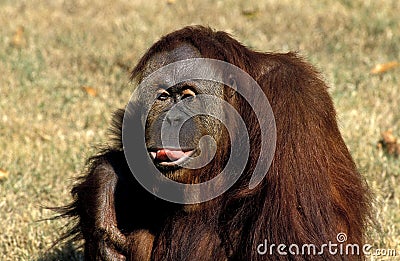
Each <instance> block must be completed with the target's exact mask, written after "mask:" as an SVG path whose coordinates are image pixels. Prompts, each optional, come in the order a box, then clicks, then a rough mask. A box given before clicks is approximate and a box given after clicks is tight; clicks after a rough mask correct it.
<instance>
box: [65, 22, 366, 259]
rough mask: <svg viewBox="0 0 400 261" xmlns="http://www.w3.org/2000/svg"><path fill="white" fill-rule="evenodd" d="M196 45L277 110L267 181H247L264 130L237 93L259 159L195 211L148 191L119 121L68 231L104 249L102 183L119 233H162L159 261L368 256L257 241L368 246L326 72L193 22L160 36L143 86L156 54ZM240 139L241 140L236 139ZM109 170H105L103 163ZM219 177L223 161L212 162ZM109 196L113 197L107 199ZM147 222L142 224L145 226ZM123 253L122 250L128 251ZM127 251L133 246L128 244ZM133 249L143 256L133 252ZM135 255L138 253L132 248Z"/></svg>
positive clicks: (354, 174)
mask: <svg viewBox="0 0 400 261" xmlns="http://www.w3.org/2000/svg"><path fill="white" fill-rule="evenodd" d="M182 43H185V44H190V45H192V46H194V47H195V48H197V49H198V50H199V52H200V53H201V55H202V56H203V57H205V58H213V59H218V60H222V61H226V62H228V63H231V64H234V65H236V66H238V67H239V68H241V69H242V70H244V71H245V72H247V73H248V74H250V76H252V77H253V78H254V79H255V80H256V81H257V83H258V84H259V85H260V86H261V88H262V90H263V91H264V93H265V94H266V96H267V98H268V100H269V102H270V104H271V107H272V109H273V112H274V115H275V121H276V127H277V144H276V152H275V155H274V159H273V162H272V165H271V167H270V168H269V169H268V170H267V169H266V170H265V171H267V175H266V177H265V178H264V180H263V181H262V183H261V184H260V185H258V186H257V187H256V188H255V189H253V190H249V189H248V182H249V180H250V176H251V174H252V173H253V169H254V167H255V164H256V162H257V159H258V156H259V155H258V154H259V152H260V146H259V144H260V129H259V126H258V125H257V124H258V123H257V120H256V118H255V115H254V113H251V110H249V107H248V105H247V103H246V102H245V101H244V100H243V99H241V98H240V97H238V98H237V100H236V103H235V104H234V106H235V107H236V109H237V110H238V111H239V113H240V114H241V115H242V117H243V118H244V119H245V122H246V124H247V126H248V128H249V132H250V136H251V137H252V138H251V144H250V145H251V149H250V151H251V155H250V159H249V161H248V164H247V166H246V168H245V171H244V173H243V174H242V176H241V178H240V180H239V181H238V182H237V183H236V184H235V185H234V187H232V188H231V189H230V190H229V191H228V192H226V193H225V194H223V195H222V196H220V197H218V198H217V199H215V200H212V201H210V202H207V203H204V204H202V205H200V207H199V208H200V209H197V210H196V211H189V212H187V211H184V210H183V209H182V208H181V207H180V206H177V205H173V204H170V203H166V202H163V201H162V200H159V199H155V198H153V197H151V196H149V195H147V194H146V193H147V192H146V191H144V190H143V189H142V188H141V187H140V185H139V184H138V183H137V182H136V181H135V180H134V179H133V176H132V175H131V174H130V171H129V168H128V166H127V163H126V160H125V158H124V155H123V151H122V145H121V133H120V130H121V119H122V115H123V111H119V112H117V114H116V118H115V120H114V124H113V133H114V134H113V138H114V139H116V142H115V146H111V147H109V148H107V149H106V150H104V151H102V152H101V153H100V154H99V155H98V156H95V157H93V158H91V159H90V160H89V162H88V165H89V168H88V172H87V173H88V174H86V175H85V176H84V177H83V178H82V179H80V182H79V184H77V185H76V186H75V187H74V188H73V190H72V195H73V197H74V202H73V203H72V204H71V205H69V206H67V207H66V208H64V212H63V213H64V215H65V216H69V217H72V218H75V219H78V222H77V225H76V227H75V228H74V229H72V230H71V231H70V234H68V235H67V237H72V238H73V239H77V238H82V236H83V238H84V239H85V248H86V249H85V253H86V257H87V258H88V259H92V258H93V257H94V256H95V255H96V253H97V252H98V251H101V249H99V248H101V247H99V246H98V245H99V244H98V241H99V239H98V238H99V237H95V236H94V235H95V234H96V222H97V220H95V219H96V217H98V216H99V214H98V212H102V211H105V209H104V208H103V205H104V204H100V203H99V198H95V197H98V195H99V194H101V191H100V190H102V189H105V190H107V189H108V190H109V192H107V193H114V192H113V191H116V192H115V198H114V199H113V200H114V202H108V203H109V204H111V205H114V206H115V208H116V216H112V215H111V216H107V214H105V215H106V218H107V219H109V220H115V221H116V223H117V225H118V229H119V230H120V231H121V232H122V234H124V235H125V236H128V237H127V238H128V241H129V234H130V233H131V232H132V231H134V230H137V229H141V227H139V226H142V227H144V228H145V229H147V230H149V231H151V232H152V233H153V234H155V238H154V241H153V242H154V243H153V245H152V251H151V260H225V259H228V260H255V261H256V260H347V259H356V260H357V259H361V257H360V256H358V257H357V256H349V257H346V256H340V255H336V256H330V255H328V254H327V253H325V254H323V255H322V256H312V255H299V256H297V255H287V256H282V255H278V254H277V253H276V252H274V254H273V255H260V254H258V253H257V251H256V247H257V245H259V244H260V243H263V242H265V240H266V241H267V242H268V243H269V244H277V245H278V244H281V243H282V244H287V245H290V244H297V245H299V246H301V245H302V244H310V243H312V244H315V245H317V246H321V245H322V244H327V243H328V242H329V241H332V242H333V243H337V242H336V235H337V234H338V233H339V232H343V233H346V234H347V237H348V239H347V241H346V243H349V244H359V245H360V246H361V245H362V244H363V242H364V237H363V235H364V231H365V228H366V224H367V221H368V217H369V211H370V198H369V191H368V188H367V186H366V184H365V182H364V180H363V178H362V177H361V175H360V174H359V172H358V171H357V169H356V165H355V164H354V161H353V160H352V158H351V156H350V153H349V151H348V149H347V147H346V145H345V143H344V141H343V139H342V136H341V134H340V131H339V129H338V125H337V121H336V115H335V109H334V106H333V103H332V100H331V98H330V96H329V94H328V91H327V86H326V85H325V83H324V82H323V81H322V80H321V76H320V75H319V73H318V72H317V71H316V70H315V69H314V68H313V67H312V66H311V65H309V64H308V63H307V62H305V61H304V60H303V59H302V58H300V57H299V56H298V55H297V54H295V53H284V54H279V53H261V52H255V51H252V50H250V49H248V48H246V47H245V46H243V45H242V44H240V43H239V42H238V41H236V40H234V39H233V38H232V37H231V36H230V35H228V34H227V33H225V32H215V31H213V30H211V29H209V28H205V27H201V26H193V27H186V28H183V29H181V30H178V31H175V32H173V33H171V34H168V35H166V36H164V37H163V38H161V39H160V40H159V41H158V42H156V43H155V44H154V45H153V46H152V47H151V48H150V49H149V50H148V51H147V52H146V54H145V55H144V56H143V57H142V58H141V60H140V61H139V63H138V64H137V66H136V67H135V68H134V69H133V71H132V75H131V77H132V80H133V81H135V82H137V83H140V82H141V80H142V72H143V70H144V68H145V67H146V64H147V63H148V61H149V59H150V58H151V57H152V56H153V55H155V54H156V53H160V52H165V51H167V52H168V51H171V50H173V49H174V48H176V47H177V46H179V45H180V44H182ZM234 142H235V141H234ZM105 166H106V167H105ZM107 166H108V168H110V169H111V170H112V171H111V172H114V173H116V178H115V181H114V182H111V183H112V186H111V187H110V186H107V188H105V187H104V186H103V184H105V183H107V182H108V181H109V180H110V179H114V178H111V177H108V176H109V175H110V173H111V172H110V171H107V170H104V173H105V174H104V175H103V176H100V178H99V175H98V174H96V175H95V174H94V173H97V172H99V168H107ZM213 168H214V169H213V171H215V173H219V170H220V169H222V168H223V164H222V163H221V162H216V163H215V164H214V165H213ZM102 200H103V201H104V200H105V201H106V200H107V197H104V198H102ZM138 224H141V225H138ZM121 251H122V250H121ZM128 252H129V249H128ZM131 252H135V251H133V250H131ZM131 255H132V256H134V255H135V253H131Z"/></svg>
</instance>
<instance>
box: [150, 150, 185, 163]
mask: <svg viewBox="0 0 400 261" xmlns="http://www.w3.org/2000/svg"><path fill="white" fill-rule="evenodd" d="M183 156H185V152H183V151H181V150H168V149H162V150H158V151H157V154H156V159H158V160H161V161H167V160H171V161H175V160H178V159H180V158H182V157H183Z"/></svg>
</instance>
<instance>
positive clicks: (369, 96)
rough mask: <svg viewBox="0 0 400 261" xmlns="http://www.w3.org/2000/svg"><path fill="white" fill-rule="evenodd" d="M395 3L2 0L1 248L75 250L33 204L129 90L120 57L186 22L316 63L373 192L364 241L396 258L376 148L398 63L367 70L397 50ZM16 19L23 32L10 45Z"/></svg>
mask: <svg viewBox="0 0 400 261" xmlns="http://www.w3.org/2000/svg"><path fill="white" fill-rule="evenodd" d="M399 10H400V2H399V1H398V0H387V1H383V0H382V1H363V0H352V1H348V0H342V1H329V0H323V1H319V0H312V1H303V2H300V1H289V0H281V1H275V0H273V1H255V0H254V1H244V0H240V1H234V0H227V1H212V0H203V1H193V0H189V1H183V0H176V2H175V3H174V4H167V1H161V0H153V1H151V0H150V1H149V0H146V1H144V0H136V1H127V0H121V1H117V2H115V3H109V2H107V1H96V2H93V1H91V2H89V1H84V0H71V1H61V0H56V1H50V0H46V1H39V0H33V1H6V0H0V24H1V27H0V169H4V170H6V171H7V172H8V173H9V175H8V178H7V179H4V180H2V181H0V227H1V233H0V259H1V260H56V259H59V260H60V259H61V260H79V259H80V258H81V256H80V253H79V252H78V253H76V252H73V251H72V250H71V246H66V247H65V248H64V249H63V247H62V246H58V247H56V248H55V249H53V250H51V251H49V252H47V248H48V247H50V245H51V242H52V241H53V240H54V239H55V238H57V237H58V236H59V235H60V226H62V225H63V224H64V222H62V221H42V222H38V220H40V219H43V218H47V217H51V216H52V213H51V212H49V211H47V210H44V209H42V208H41V205H49V206H55V205H62V204H65V203H68V202H69V201H70V199H71V198H70V195H69V190H70V188H71V186H72V184H73V183H74V178H75V177H77V176H79V175H80V172H81V170H82V169H83V167H84V159H85V158H86V157H88V156H89V155H91V154H92V153H93V152H94V151H95V149H94V146H95V145H97V144H100V143H102V142H105V141H106V140H107V139H106V130H107V127H108V123H109V121H110V118H111V113H112V111H114V110H115V109H116V108H119V107H122V106H123V105H124V104H125V103H126V102H127V101H128V99H129V97H130V93H131V91H132V88H133V86H132V85H131V84H130V83H129V81H128V78H129V72H128V70H127V69H126V67H129V68H132V67H133V66H134V64H135V62H136V61H137V59H138V58H139V57H140V56H141V55H142V54H143V53H144V52H145V50H146V49H147V48H148V47H149V46H150V45H151V44H152V43H153V42H155V41H156V40H157V39H158V38H159V37H160V36H161V35H163V34H165V33H168V32H171V31H173V30H175V29H178V28H180V27H182V26H185V25H189V24H204V25H210V26H211V27H213V28H216V29H219V30H225V31H228V32H230V33H232V34H233V35H234V36H235V37H236V38H237V39H239V40H240V41H242V42H243V43H245V44H246V45H248V46H251V47H252V48H254V49H256V50H263V51H289V50H297V51H299V52H300V54H302V55H303V56H305V57H306V58H307V59H308V60H309V61H311V62H312V63H313V64H314V65H316V66H317V67H318V68H319V69H320V70H321V71H322V72H323V75H324V77H325V79H326V81H327V82H328V83H329V85H330V86H331V89H330V92H331V94H332V96H333V99H334V102H335V105H336V108H337V111H338V118H339V122H340V127H341V130H342V133H343V136H344V138H345V141H346V143H347V144H348V146H349V148H350V150H351V152H352V155H353V157H354V159H355V161H356V163H357V165H358V167H359V169H360V171H361V172H362V173H363V174H364V175H365V177H366V179H367V181H368V184H369V185H370V186H371V188H372V189H373V191H374V193H375V194H374V198H375V209H374V216H375V217H376V218H377V221H378V224H377V225H376V226H374V227H371V228H370V232H369V236H370V239H369V241H368V243H370V244H372V245H373V246H374V248H396V247H397V250H398V255H399V256H398V257H397V258H398V259H400V248H399V245H400V186H399V185H398V184H400V159H396V158H393V157H391V156H388V155H385V154H384V153H382V152H380V151H378V150H377V148H376V144H377V142H378V140H379V139H380V133H381V131H384V130H387V129H389V128H392V129H393V132H394V134H395V135H396V136H398V137H400V110H399V104H400V95H399V91H400V68H396V69H393V70H390V71H388V72H386V73H384V74H381V75H372V74H370V70H371V69H372V68H373V67H374V66H375V64H377V63H385V62H390V61H398V62H400V44H399V43H400V33H399V29H400V16H399ZM19 26H23V27H24V29H25V30H24V33H23V39H25V41H26V44H25V45H21V46H18V45H17V46H15V45H13V44H12V43H13V37H14V34H15V32H16V30H17V28H18V27H19ZM82 86H92V87H93V88H95V89H96V91H97V93H98V95H97V96H95V97H92V96H90V95H87V93H85V92H84V91H82V89H81V87H82ZM371 260H377V258H371ZM383 260H394V258H393V257H392V258H384V259H383Z"/></svg>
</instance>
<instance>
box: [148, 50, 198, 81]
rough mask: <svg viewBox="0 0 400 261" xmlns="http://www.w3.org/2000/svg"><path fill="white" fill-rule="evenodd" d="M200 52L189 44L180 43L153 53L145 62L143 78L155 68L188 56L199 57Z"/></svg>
mask: <svg viewBox="0 0 400 261" xmlns="http://www.w3.org/2000/svg"><path fill="white" fill-rule="evenodd" d="M200 57H201V54H200V52H199V50H197V49H196V48H195V47H194V46H192V45H190V44H185V43H184V44H181V45H179V46H177V47H176V48H174V49H173V50H171V51H164V52H159V53H156V54H154V55H153V56H152V57H151V58H150V59H149V61H148V62H147V64H146V67H145V68H144V70H143V78H145V77H147V76H149V75H150V74H151V73H152V72H154V71H156V70H157V69H159V68H161V67H163V66H165V65H167V64H170V63H173V62H177V61H181V60H186V59H190V58H200Z"/></svg>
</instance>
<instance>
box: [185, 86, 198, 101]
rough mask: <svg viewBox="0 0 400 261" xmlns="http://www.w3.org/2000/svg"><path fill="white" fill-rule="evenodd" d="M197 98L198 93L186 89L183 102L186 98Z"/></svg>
mask: <svg viewBox="0 0 400 261" xmlns="http://www.w3.org/2000/svg"><path fill="white" fill-rule="evenodd" d="M195 96H196V93H195V92H194V91H193V90H192V89H189V88H187V89H184V90H183V91H182V100H183V99H186V98H194V97H195Z"/></svg>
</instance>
